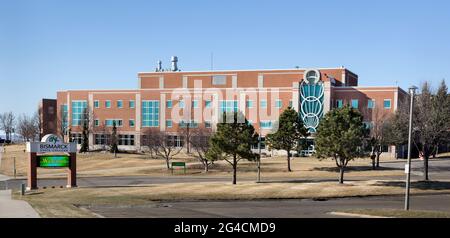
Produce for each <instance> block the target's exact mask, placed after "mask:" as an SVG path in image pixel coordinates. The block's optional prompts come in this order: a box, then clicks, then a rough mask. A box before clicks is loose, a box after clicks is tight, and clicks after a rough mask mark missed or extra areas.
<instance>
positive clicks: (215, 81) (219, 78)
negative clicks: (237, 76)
mask: <svg viewBox="0 0 450 238" xmlns="http://www.w3.org/2000/svg"><path fill="white" fill-rule="evenodd" d="M226 83H227V76H226V75H214V76H213V77H212V85H225V84H226Z"/></svg>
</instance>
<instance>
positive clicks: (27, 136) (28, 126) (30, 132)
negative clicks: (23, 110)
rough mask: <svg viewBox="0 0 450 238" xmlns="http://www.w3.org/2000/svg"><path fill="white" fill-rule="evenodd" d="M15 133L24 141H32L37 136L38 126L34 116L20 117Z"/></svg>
mask: <svg viewBox="0 0 450 238" xmlns="http://www.w3.org/2000/svg"><path fill="white" fill-rule="evenodd" d="M17 132H18V133H19V134H20V135H21V136H22V137H23V139H24V140H25V141H34V140H35V139H36V138H37V137H38V135H39V126H38V122H37V120H36V116H34V117H29V116H27V115H25V114H23V115H21V116H20V117H19V120H18V123H17Z"/></svg>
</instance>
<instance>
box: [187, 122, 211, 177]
mask: <svg viewBox="0 0 450 238" xmlns="http://www.w3.org/2000/svg"><path fill="white" fill-rule="evenodd" d="M211 136H212V131H211V129H207V128H204V127H199V128H194V129H191V135H190V137H189V142H190V143H189V144H190V145H191V146H192V149H193V150H194V151H195V154H196V155H195V157H197V159H198V160H199V162H200V163H202V165H203V168H204V171H205V172H208V170H209V166H210V165H211V164H213V163H214V160H211V159H208V158H207V157H206V153H207V152H208V150H209V147H210V144H209V139H210V138H211Z"/></svg>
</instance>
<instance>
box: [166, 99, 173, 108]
mask: <svg viewBox="0 0 450 238" xmlns="http://www.w3.org/2000/svg"><path fill="white" fill-rule="evenodd" d="M166 107H167V108H172V100H167V101H166Z"/></svg>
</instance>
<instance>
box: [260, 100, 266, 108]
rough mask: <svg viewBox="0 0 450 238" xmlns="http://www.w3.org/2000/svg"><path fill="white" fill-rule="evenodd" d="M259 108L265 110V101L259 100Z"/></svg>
mask: <svg viewBox="0 0 450 238" xmlns="http://www.w3.org/2000/svg"><path fill="white" fill-rule="evenodd" d="M259 106H260V107H261V108H267V100H261V101H260V102H259Z"/></svg>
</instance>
